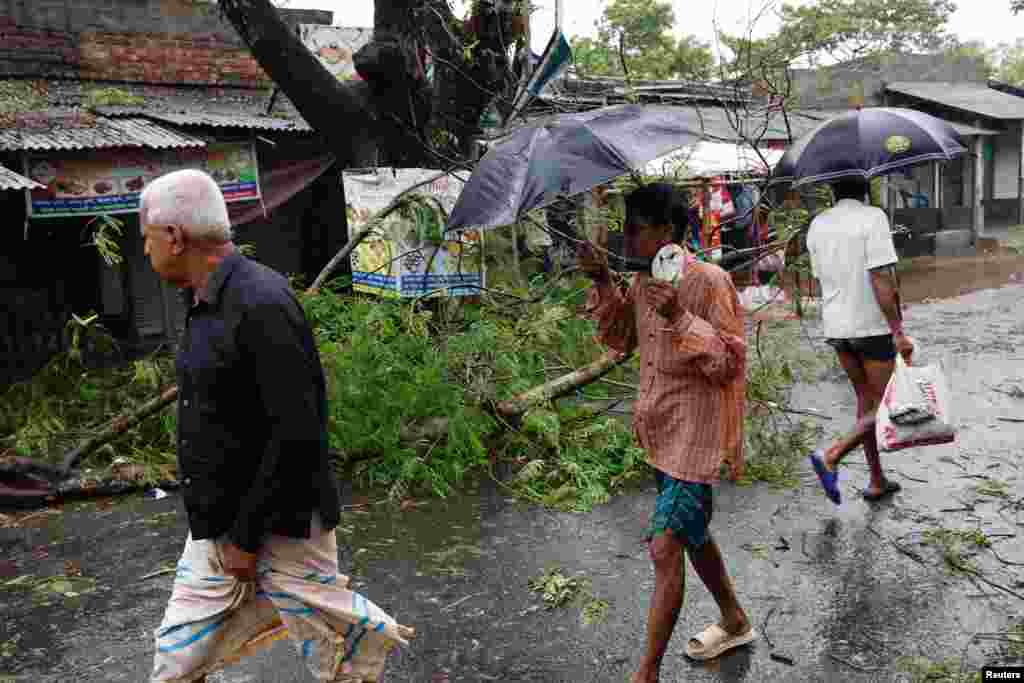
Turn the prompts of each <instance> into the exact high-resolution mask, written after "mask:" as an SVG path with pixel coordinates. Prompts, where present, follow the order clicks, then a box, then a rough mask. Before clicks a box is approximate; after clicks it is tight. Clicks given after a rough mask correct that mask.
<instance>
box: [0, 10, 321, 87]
mask: <svg viewBox="0 0 1024 683" xmlns="http://www.w3.org/2000/svg"><path fill="white" fill-rule="evenodd" d="M281 14H282V18H283V19H284V20H285V23H287V24H289V25H292V26H294V25H296V24H299V23H304V24H328V25H329V24H330V23H331V19H332V16H333V13H332V12H328V11H321V10H282V11H281ZM3 76H40V77H63V78H82V79H86V80H114V81H127V82H138V83H173V84H180V85H186V84H190V85H251V86H266V85H269V84H270V81H269V79H268V78H267V76H266V74H265V73H263V70H262V69H261V68H260V67H259V65H258V64H257V63H256V61H255V60H254V59H252V57H251V56H250V55H249V53H248V50H246V49H245V46H244V45H243V44H242V42H241V40H240V39H239V37H238V34H237V33H236V32H235V29H234V28H233V27H232V26H231V25H230V24H228V23H227V22H225V21H224V20H223V19H221V17H220V15H219V13H218V12H217V11H216V9H205V8H197V7H196V6H194V5H192V4H190V3H188V2H187V1H186V0H0V77H3Z"/></svg>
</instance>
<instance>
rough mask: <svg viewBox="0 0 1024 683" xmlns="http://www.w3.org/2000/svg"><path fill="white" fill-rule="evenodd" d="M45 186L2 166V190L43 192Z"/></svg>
mask: <svg viewBox="0 0 1024 683" xmlns="http://www.w3.org/2000/svg"><path fill="white" fill-rule="evenodd" d="M43 189H46V186H45V185H40V184H39V183H37V182H36V181H34V180H32V179H31V178H26V177H25V176H23V175H19V174H17V173H15V172H14V171H12V170H11V169H9V168H7V167H6V166H0V190H43Z"/></svg>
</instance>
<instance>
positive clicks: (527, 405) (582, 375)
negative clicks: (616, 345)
mask: <svg viewBox="0 0 1024 683" xmlns="http://www.w3.org/2000/svg"><path fill="white" fill-rule="evenodd" d="M629 357H630V354H622V353H619V352H618V351H609V352H607V353H605V354H604V355H603V356H601V357H600V358H598V359H597V360H596V361H594V362H593V363H591V364H590V365H586V366H584V367H582V368H580V369H579V370H575V371H573V372H570V373H569V374H567V375H562V376H561V377H558V378H557V379H553V380H551V381H550V382H547V383H545V384H542V385H540V386H539V387H534V388H533V389H530V390H529V391H527V392H526V393H523V394H520V395H519V396H516V397H514V398H510V399H508V400H505V401H501V402H500V403H498V405H497V406H496V407H495V410H496V411H497V413H498V414H499V415H502V416H504V417H515V416H517V415H522V414H523V413H525V412H526V411H528V410H530V409H531V408H534V407H536V406H538V405H541V404H542V403H546V402H547V401H551V400H553V399H556V398H560V397H562V396H565V395H567V394H571V393H572V392H574V391H576V390H577V389H579V388H581V387H585V386H587V385H588V384H590V383H591V382H595V381H597V380H599V379H600V378H602V377H604V376H605V375H607V374H608V373H609V372H611V371H612V370H614V369H615V368H617V367H618V366H620V365H622V364H623V363H625V362H626V361H627V360H629Z"/></svg>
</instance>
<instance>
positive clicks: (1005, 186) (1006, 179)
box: [992, 130, 1020, 199]
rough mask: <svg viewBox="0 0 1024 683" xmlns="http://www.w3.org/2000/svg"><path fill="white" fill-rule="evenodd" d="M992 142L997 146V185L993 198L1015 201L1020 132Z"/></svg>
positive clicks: (1014, 132)
mask: <svg viewBox="0 0 1024 683" xmlns="http://www.w3.org/2000/svg"><path fill="white" fill-rule="evenodd" d="M992 140H993V143H994V144H995V176H994V177H993V181H994V184H995V185H994V188H993V189H994V192H993V195H992V196H993V197H994V198H995V199H1010V198H1014V199H1015V198H1016V197H1017V176H1018V175H1019V172H1018V164H1019V163H1020V131H1019V130H1015V131H1012V132H1008V133H1003V134H1002V135H1000V136H998V137H994V138H993V139H992Z"/></svg>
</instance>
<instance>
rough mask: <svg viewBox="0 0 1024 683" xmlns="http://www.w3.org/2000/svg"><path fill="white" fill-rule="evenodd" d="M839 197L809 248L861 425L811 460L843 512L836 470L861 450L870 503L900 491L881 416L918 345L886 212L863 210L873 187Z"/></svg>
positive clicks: (815, 228) (854, 183) (859, 185)
mask: <svg viewBox="0 0 1024 683" xmlns="http://www.w3.org/2000/svg"><path fill="white" fill-rule="evenodd" d="M832 191H833V193H834V194H835V198H836V204H835V206H833V207H832V208H831V209H828V210H826V211H824V212H822V213H821V214H819V215H818V216H817V217H816V218H815V219H814V220H813V221H812V222H811V227H810V230H809V231H808V234H807V249H808V251H809V252H810V255H811V267H812V269H813V271H814V276H815V277H816V278H817V279H818V281H819V283H820V284H821V295H822V306H823V307H822V318H823V321H824V326H825V338H826V340H827V342H828V344H829V345H830V346H832V347H833V348H834V349H835V350H836V353H837V354H838V356H839V362H840V364H841V365H842V366H843V369H844V370H845V371H846V374H847V376H848V377H849V378H850V383H851V384H853V390H854V392H855V393H856V394H857V425H856V427H855V428H854V430H853V431H852V432H851V433H850V434H848V435H847V436H845V437H843V438H842V439H840V440H839V441H836V442H835V443H834V444H832V446H830V447H829V448H828V449H825V450H818V451H815V452H814V453H813V454H812V455H811V456H810V460H811V464H812V465H813V466H814V469H815V471H816V472H817V474H818V478H819V480H820V481H821V485H822V488H823V489H825V494H826V495H827V496H828V497H829V499H830V500H832V502H833V503H835V504H836V505H839V502H840V495H839V488H838V484H837V481H838V477H837V473H836V467H837V466H838V465H839V463H840V462H841V461H842V459H843V458H844V457H845V456H846V454H847V453H849V452H850V451H852V450H853V449H855V448H856V447H857V446H860V445H863V446H864V455H865V456H866V457H867V461H868V466H869V467H870V470H871V482H870V484H869V485H868V488H866V489H865V490H864V493H863V496H864V499H865V500H868V501H876V500H881V499H882V498H884V497H886V496H888V495H890V494H893V493H895V492H896V491H899V490H900V485H899V484H897V483H896V482H894V481H888V480H887V479H886V478H885V476H884V475H883V474H882V465H881V462H880V460H879V458H878V443H877V441H876V440H875V412H876V411H877V409H878V404H879V403H880V402H881V400H882V394H883V393H884V392H885V387H886V385H887V384H888V383H889V377H890V376H891V375H892V371H893V367H894V365H895V360H896V354H897V353H899V354H901V355H902V356H903V357H904V359H906V360H907V362H909V361H910V357H911V355H912V354H913V352H914V345H913V343H912V342H911V341H910V340H909V339H908V338H907V336H906V335H905V334H904V332H903V323H902V312H901V310H900V299H899V289H898V286H897V282H896V272H895V265H896V261H897V257H896V248H895V246H894V245H893V242H892V233H891V232H890V230H889V220H888V218H887V217H886V215H885V212H884V211H882V210H881V209H879V208H877V207H873V206H868V205H865V204H864V201H863V200H864V196H865V195H866V194H867V191H868V185H867V183H866V182H864V181H863V180H861V179H860V178H844V179H842V180H839V181H837V182H835V183H833V185H832Z"/></svg>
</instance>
